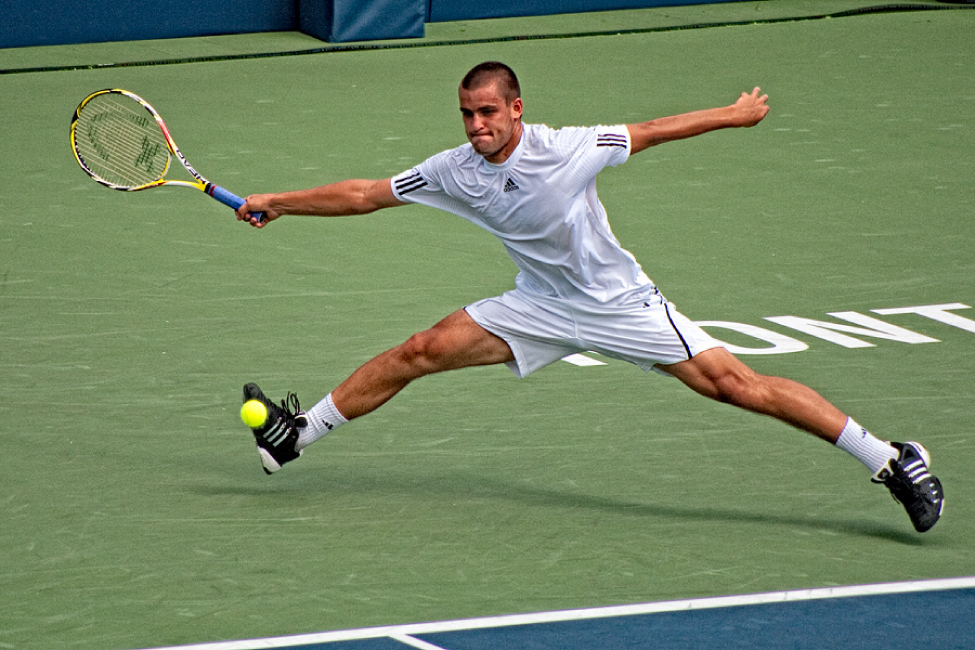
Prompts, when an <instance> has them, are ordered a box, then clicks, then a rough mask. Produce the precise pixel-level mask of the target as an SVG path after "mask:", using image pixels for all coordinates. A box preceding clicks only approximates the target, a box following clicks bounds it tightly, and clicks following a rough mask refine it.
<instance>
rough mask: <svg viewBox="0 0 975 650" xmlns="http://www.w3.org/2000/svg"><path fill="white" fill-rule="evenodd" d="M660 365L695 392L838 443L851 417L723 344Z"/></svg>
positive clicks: (818, 396)
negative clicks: (765, 372)
mask: <svg viewBox="0 0 975 650" xmlns="http://www.w3.org/2000/svg"><path fill="white" fill-rule="evenodd" d="M660 368H661V369H662V370H664V371H665V372H668V373H670V374H671V375H673V376H674V377H677V378H678V379H680V380H681V381H682V382H684V383H685V384H686V385H687V386H689V387H690V388H691V389H693V390H695V391H696V392H698V393H700V394H701V395H704V396H706V397H710V398H711V399H715V400H718V401H719V402H726V403H728V404H734V405H735V406H739V407H741V408H743V409H746V410H749V411H752V412H754V413H760V414H762V415H768V416H771V417H774V418H777V419H779V420H782V421H783V422H786V423H787V424H791V425H792V426H794V427H797V428H799V429H802V430H803V431H807V432H809V433H811V434H813V435H815V436H818V437H819V438H822V439H823V440H826V441H827V442H830V443H835V442H836V440H837V439H838V438H839V436H840V433H841V432H842V431H843V428H844V426H846V421H847V417H846V415H844V414H843V413H842V412H841V411H840V410H839V409H838V408H836V407H835V406H833V405H832V404H830V403H829V402H828V401H826V399H825V398H823V397H822V396H821V395H820V394H819V393H817V392H816V391H814V390H812V389H811V388H809V387H807V386H804V385H802V384H800V383H798V382H795V381H792V380H790V379H783V378H781V377H770V376H766V375H760V374H758V373H756V372H755V371H753V370H752V369H751V368H749V367H748V366H746V365H745V364H744V363H742V362H741V361H739V360H738V359H737V358H735V357H734V356H733V355H732V354H731V353H730V352H728V351H727V350H725V349H724V348H714V349H711V350H707V351H705V352H702V353H700V354H698V355H697V356H695V357H693V358H691V359H689V360H688V361H681V362H679V363H675V364H672V365H666V366H665V365H661V366H660Z"/></svg>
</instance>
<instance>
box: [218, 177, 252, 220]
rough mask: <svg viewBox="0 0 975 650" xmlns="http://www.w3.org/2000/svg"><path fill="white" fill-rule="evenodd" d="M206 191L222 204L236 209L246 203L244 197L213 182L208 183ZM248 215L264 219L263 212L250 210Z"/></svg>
mask: <svg viewBox="0 0 975 650" xmlns="http://www.w3.org/2000/svg"><path fill="white" fill-rule="evenodd" d="M206 193H207V194H209V195H210V196H212V197H213V198H215V199H216V200H218V201H220V202H221V203H223V204H224V205H227V206H230V207H231V208H233V209H234V210H236V209H237V208H239V207H240V206H242V205H244V203H246V201H244V199H242V198H240V197H239V196H237V195H236V194H234V193H233V192H231V191H229V190H225V189H223V188H222V187H220V186H219V185H214V184H213V183H210V186H209V187H207V189H206ZM250 216H252V217H257V220H258V221H264V213H263V212H251V213H250Z"/></svg>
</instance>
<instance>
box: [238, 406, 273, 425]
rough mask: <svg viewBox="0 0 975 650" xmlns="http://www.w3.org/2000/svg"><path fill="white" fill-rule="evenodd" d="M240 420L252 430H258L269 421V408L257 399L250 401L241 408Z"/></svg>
mask: <svg viewBox="0 0 975 650" xmlns="http://www.w3.org/2000/svg"><path fill="white" fill-rule="evenodd" d="M240 419H241V420H243V421H244V424H246V425H247V426H249V427H250V428H251V429H256V428H258V427H259V426H261V425H263V424H264V423H265V422H266V421H267V407H266V406H264V404H263V403H262V402H260V401H258V400H256V399H252V400H248V401H246V402H244V405H243V406H241V407H240Z"/></svg>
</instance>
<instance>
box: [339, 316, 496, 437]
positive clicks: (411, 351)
mask: <svg viewBox="0 0 975 650" xmlns="http://www.w3.org/2000/svg"><path fill="white" fill-rule="evenodd" d="M513 360H514V355H513V354H512V353H511V348H509V347H508V344H507V343H505V341H504V339H501V338H499V337H498V336H495V335H494V334H492V333H490V332H488V331H487V330H485V329H484V328H483V327H481V326H480V325H478V324H477V323H475V322H474V320H473V319H472V318H471V317H470V315H468V313H467V312H466V311H464V310H463V309H461V310H459V311H456V312H454V313H453V314H451V315H450V316H447V318H445V319H443V320H442V321H440V322H439V323H437V324H436V325H434V326H433V327H431V328H430V329H428V330H426V331H423V332H420V333H419V334H415V335H413V336H412V337H410V338H409V339H408V340H407V341H406V342H405V343H403V344H402V345H398V346H396V347H395V348H393V349H391V350H388V351H386V352H384V353H382V354H380V355H379V356H377V357H375V358H374V359H372V360H371V361H368V362H366V363H365V365H363V366H362V367H361V368H359V369H358V370H356V371H355V372H354V373H352V375H351V376H350V377H349V378H348V379H346V380H345V381H344V382H342V384H340V385H339V386H338V388H336V389H335V390H334V391H332V400H333V402H334V403H335V407H336V408H337V409H338V410H339V412H340V413H341V414H342V415H343V416H345V418H346V419H349V420H351V419H353V418H357V417H359V416H361V415H365V414H367V413H371V412H372V411H374V410H376V409H377V408H379V407H380V406H382V405H383V404H385V403H386V402H387V401H389V400H390V399H391V398H392V397H393V396H394V395H396V393H398V392H399V391H401V390H403V389H404V388H406V386H407V384H409V383H410V382H411V381H413V380H414V379H418V378H420V377H423V376H424V375H430V374H433V373H436V372H444V371H446V370H457V369H459V368H467V367H470V366H486V365H491V364H495V363H507V362H509V361H513Z"/></svg>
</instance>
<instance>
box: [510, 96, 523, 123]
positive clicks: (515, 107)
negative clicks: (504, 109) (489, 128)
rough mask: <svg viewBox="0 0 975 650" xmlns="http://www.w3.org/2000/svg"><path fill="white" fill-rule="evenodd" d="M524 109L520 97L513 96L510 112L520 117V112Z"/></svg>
mask: <svg viewBox="0 0 975 650" xmlns="http://www.w3.org/2000/svg"><path fill="white" fill-rule="evenodd" d="M524 110H525V107H524V105H523V104H522V103H521V97H516V98H515V101H513V102H511V112H512V114H513V115H514V117H518V118H520V117H521V115H522V113H523V112H524Z"/></svg>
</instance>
